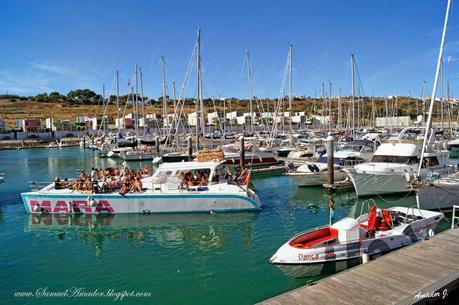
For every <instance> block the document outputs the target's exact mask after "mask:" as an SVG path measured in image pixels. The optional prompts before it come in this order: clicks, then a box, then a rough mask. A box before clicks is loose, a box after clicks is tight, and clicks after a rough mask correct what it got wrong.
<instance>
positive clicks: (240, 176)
mask: <svg viewBox="0 0 459 305" xmlns="http://www.w3.org/2000/svg"><path fill="white" fill-rule="evenodd" d="M248 175H249V170H248V169H246V168H244V169H243V168H241V167H238V168H236V172H233V170H232V169H231V167H229V166H227V167H226V169H225V177H224V179H226V181H227V182H228V183H234V184H246V183H247V182H248V177H247V176H248ZM178 180H179V189H182V190H184V189H187V190H190V189H193V188H196V187H198V188H200V187H201V188H205V187H207V186H208V185H209V170H197V171H181V172H180V173H179V176H178ZM219 180H220V176H219V175H218V173H216V174H215V175H214V177H213V179H212V182H218V181H219Z"/></svg>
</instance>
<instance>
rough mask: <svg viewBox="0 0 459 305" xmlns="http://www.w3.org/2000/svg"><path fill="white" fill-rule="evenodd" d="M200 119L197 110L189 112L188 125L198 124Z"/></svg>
mask: <svg viewBox="0 0 459 305" xmlns="http://www.w3.org/2000/svg"><path fill="white" fill-rule="evenodd" d="M197 122H198V120H197V115H196V112H192V113H189V114H188V125H189V126H196V124H197Z"/></svg>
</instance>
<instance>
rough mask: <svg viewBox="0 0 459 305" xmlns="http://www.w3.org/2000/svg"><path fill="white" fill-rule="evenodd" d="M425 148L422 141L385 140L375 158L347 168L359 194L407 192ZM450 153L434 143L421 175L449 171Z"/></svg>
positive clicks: (428, 150)
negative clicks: (408, 183) (386, 141)
mask: <svg viewBox="0 0 459 305" xmlns="http://www.w3.org/2000/svg"><path fill="white" fill-rule="evenodd" d="M402 133H403V132H402ZM421 150H422V143H419V142H413V141H408V142H406V141H404V140H403V139H402V138H398V139H395V140H392V141H391V142H389V143H383V144H381V146H379V147H378V149H377V150H376V152H375V154H374V156H373V159H372V160H371V162H366V163H362V164H358V165H355V166H354V167H352V168H347V169H345V171H346V172H347V173H348V175H349V178H350V179H351V181H352V183H353V185H354V188H355V192H356V193H357V195H358V196H368V195H375V194H378V195H381V194H391V193H405V192H408V191H409V188H407V181H409V180H410V179H412V178H413V177H414V176H415V175H416V173H417V170H418V165H419V161H420V156H421ZM448 155H449V152H448V151H447V150H442V149H441V148H439V147H437V145H434V144H430V145H429V148H428V149H427V150H426V153H425V156H424V160H423V168H422V170H421V176H422V177H425V176H426V175H427V174H429V173H430V172H436V173H438V174H440V175H442V174H444V173H446V172H447V171H448V168H447V163H448Z"/></svg>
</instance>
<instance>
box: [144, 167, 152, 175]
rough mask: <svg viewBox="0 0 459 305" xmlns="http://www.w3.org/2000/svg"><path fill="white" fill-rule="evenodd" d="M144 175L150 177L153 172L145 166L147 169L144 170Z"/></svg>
mask: <svg viewBox="0 0 459 305" xmlns="http://www.w3.org/2000/svg"><path fill="white" fill-rule="evenodd" d="M142 172H143V174H144V175H149V174H150V173H151V170H150V168H149V167H148V166H146V165H145V167H144V168H143V170H142Z"/></svg>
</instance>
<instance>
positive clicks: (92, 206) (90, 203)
mask: <svg viewBox="0 0 459 305" xmlns="http://www.w3.org/2000/svg"><path fill="white" fill-rule="evenodd" d="M88 203H89V206H90V207H91V208H94V207H96V206H97V201H96V200H94V198H92V197H91V198H89V199H88Z"/></svg>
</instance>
